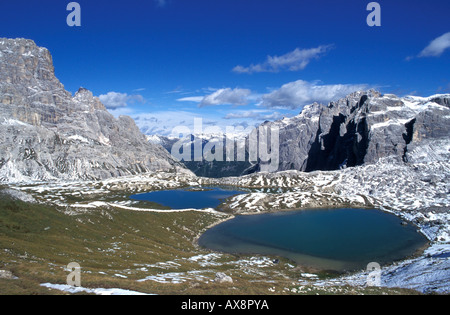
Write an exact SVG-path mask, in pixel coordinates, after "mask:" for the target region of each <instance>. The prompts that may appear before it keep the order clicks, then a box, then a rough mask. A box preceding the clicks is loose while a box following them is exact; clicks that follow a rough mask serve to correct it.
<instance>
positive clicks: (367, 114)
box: [151, 90, 450, 177]
mask: <svg viewBox="0 0 450 315" xmlns="http://www.w3.org/2000/svg"><path fill="white" fill-rule="evenodd" d="M262 126H266V127H268V128H273V127H276V128H278V129H279V133H280V141H279V142H280V148H279V167H278V170H279V171H284V170H299V171H305V172H311V171H317V170H338V169H342V168H346V167H353V166H358V165H364V164H370V163H376V162H377V161H378V160H379V159H380V158H384V157H392V158H394V159H395V160H397V161H398V162H400V163H407V162H421V161H423V162H429V161H432V160H433V159H438V160H445V159H446V160H450V137H449V135H450V94H442V95H433V96H430V97H415V96H407V97H398V96H395V95H392V94H385V95H382V94H381V93H380V92H378V91H375V90H369V91H358V92H355V93H352V94H350V95H348V96H346V97H345V98H342V99H340V100H338V101H336V102H331V103H329V104H328V105H323V104H319V103H314V104H311V105H309V106H306V107H305V108H304V109H303V111H302V112H301V113H300V114H299V115H298V116H295V117H292V118H285V119H282V120H279V121H275V122H265V123H264V124H262ZM221 137H223V136H221ZM192 139H195V136H193V137H192ZM201 139H203V140H202V141H210V140H211V139H216V140H217V139H220V137H217V136H215V135H211V136H208V135H202V136H201ZM208 139H209V140H208ZM151 141H156V142H158V143H160V144H162V145H163V146H164V147H165V148H166V149H167V150H169V151H170V150H171V147H172V145H173V143H174V142H175V141H177V140H176V139H173V138H167V137H158V136H156V137H153V138H152V139H151ZM247 146H248V139H247ZM185 165H186V166H187V167H188V168H189V169H190V170H192V171H193V172H194V173H196V174H197V175H200V176H208V177H226V176H239V175H245V174H248V173H253V172H259V171H261V170H264V165H263V163H260V162H256V163H249V162H246V163H238V162H206V161H202V162H193V161H189V162H185Z"/></svg>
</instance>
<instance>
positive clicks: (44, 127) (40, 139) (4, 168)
mask: <svg viewBox="0 0 450 315" xmlns="http://www.w3.org/2000/svg"><path fill="white" fill-rule="evenodd" d="M0 139H1V141H0V182H9V183H12V182H23V181H49V180H80V179H81V180H87V179H89V180H99V179H105V178H111V177H118V176H123V175H133V174H139V173H145V172H149V171H159V170H161V171H182V172H184V171H186V170H185V169H184V167H183V166H182V165H181V164H179V163H178V162H176V161H175V160H174V159H173V158H172V157H171V156H170V154H168V152H167V151H166V150H164V149H163V148H162V147H161V146H159V145H155V144H151V143H148V141H147V140H146V138H145V136H144V135H143V134H142V133H141V132H140V131H139V129H138V128H137V126H136V124H135V123H134V121H133V120H132V119H131V118H130V117H126V116H121V117H119V118H118V119H116V118H114V117H113V116H112V115H111V114H110V113H109V112H108V111H107V110H106V108H105V106H104V105H103V104H102V103H101V102H100V100H99V99H98V98H96V97H94V96H93V94H92V92H90V91H88V90H86V89H84V88H80V89H79V90H78V92H77V93H76V94H75V96H72V95H71V93H69V92H68V91H66V90H65V89H64V86H63V85H62V84H61V82H60V81H59V80H58V79H57V78H56V77H55V73H54V67H53V61H52V56H51V55H50V52H49V51H48V50H47V49H45V48H41V47H38V46H37V45H36V44H35V43H34V42H33V41H31V40H26V39H5V38H0Z"/></svg>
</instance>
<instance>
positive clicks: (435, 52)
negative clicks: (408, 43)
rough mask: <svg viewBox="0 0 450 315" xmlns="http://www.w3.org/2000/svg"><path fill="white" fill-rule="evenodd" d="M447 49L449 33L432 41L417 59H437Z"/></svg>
mask: <svg viewBox="0 0 450 315" xmlns="http://www.w3.org/2000/svg"><path fill="white" fill-rule="evenodd" d="M448 48H450V32H448V33H445V34H444V35H442V36H439V37H438V38H436V39H434V40H432V41H431V42H430V44H429V45H428V46H427V47H425V49H424V50H422V52H421V53H420V54H419V56H418V57H439V56H440V55H442V53H443V52H444V51H445V50H447V49H448Z"/></svg>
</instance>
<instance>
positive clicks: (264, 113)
mask: <svg viewBox="0 0 450 315" xmlns="http://www.w3.org/2000/svg"><path fill="white" fill-rule="evenodd" d="M283 117H284V115H282V114H281V113H279V112H271V111H268V110H247V111H237V112H233V113H229V114H227V115H226V116H225V117H224V119H243V118H245V119H255V120H277V119H280V118H283Z"/></svg>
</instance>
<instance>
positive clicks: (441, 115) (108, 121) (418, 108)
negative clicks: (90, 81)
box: [0, 38, 450, 182]
mask: <svg viewBox="0 0 450 315" xmlns="http://www.w3.org/2000/svg"><path fill="white" fill-rule="evenodd" d="M261 126H264V127H269V128H271V127H273V128H277V129H278V130H279V140H280V141H279V143H280V146H279V150H278V154H279V161H278V170H279V171H284V170H299V171H305V172H311V171H317V170H338V169H342V168H347V167H353V166H358V165H365V164H371V163H376V162H377V161H378V160H379V159H380V158H385V157H392V158H393V159H394V160H396V161H398V162H399V163H408V162H414V163H420V162H430V161H433V160H446V161H448V160H450V137H449V134H450V132H449V131H450V127H449V126H450V95H449V94H443V95H434V96H430V97H414V96H408V97H398V96H395V95H392V94H385V95H382V94H381V93H380V92H377V91H374V90H369V91H358V92H355V93H352V94H350V95H348V96H346V97H345V98H342V99H340V100H338V101H336V102H331V103H329V104H327V105H324V104H319V103H314V104H311V105H309V106H306V107H305V108H304V109H303V111H302V112H301V113H300V114H299V115H297V116H295V117H292V118H285V119H282V120H279V121H274V122H265V123H264V124H262V125H261ZM0 137H1V142H0V182H23V181H51V180H99V179H106V178H110V177H119V176H124V175H133V174H139V173H147V172H153V171H165V172H184V173H190V171H189V170H191V171H192V172H194V173H195V174H196V175H198V176H204V177H227V176H240V175H246V174H250V173H255V172H261V171H264V170H265V164H264V163H263V162H262V161H260V160H256V161H249V159H248V157H249V137H248V136H247V137H245V136H244V143H245V145H246V153H245V157H246V160H245V161H241V162H230V161H226V160H225V161H219V162H218V161H209V162H208V161H193V159H191V161H186V162H183V163H181V162H179V161H177V160H176V159H175V158H174V157H173V156H172V155H171V154H170V153H169V152H171V150H172V147H173V145H174V144H175V143H176V142H177V141H179V139H176V138H168V137H163V136H157V135H155V136H147V137H146V136H144V135H143V134H142V133H141V132H140V131H139V129H138V127H137V126H136V124H135V122H134V121H133V120H132V119H131V118H130V117H127V116H121V117H119V118H118V119H116V118H114V117H113V116H112V115H111V114H110V113H109V112H108V111H107V110H106V108H105V106H104V105H103V104H102V103H101V102H100V100H99V99H98V98H96V97H94V96H93V94H92V92H90V91H88V90H87V89H84V88H80V89H79V90H78V92H77V93H76V94H75V95H74V96H72V95H71V93H69V92H67V91H66V90H65V89H64V86H63V85H62V84H61V82H60V81H59V80H58V79H57V78H56V77H55V73H54V67H53V62H52V57H51V54H50V52H49V51H48V50H47V49H45V48H41V47H38V46H36V44H35V43H34V42H33V41H32V40H26V39H6V38H0ZM225 137H226V135H201V136H200V137H199V135H193V136H191V137H190V138H189V139H187V141H188V142H189V143H190V144H191V145H192V146H194V145H195V143H199V142H201V147H202V148H203V147H205V145H206V144H207V143H210V142H212V141H219V143H220V142H223V143H225V141H224V139H225ZM164 148H165V149H164ZM224 152H225V148H224ZM234 160H237V159H234ZM188 169H189V170H188Z"/></svg>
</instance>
